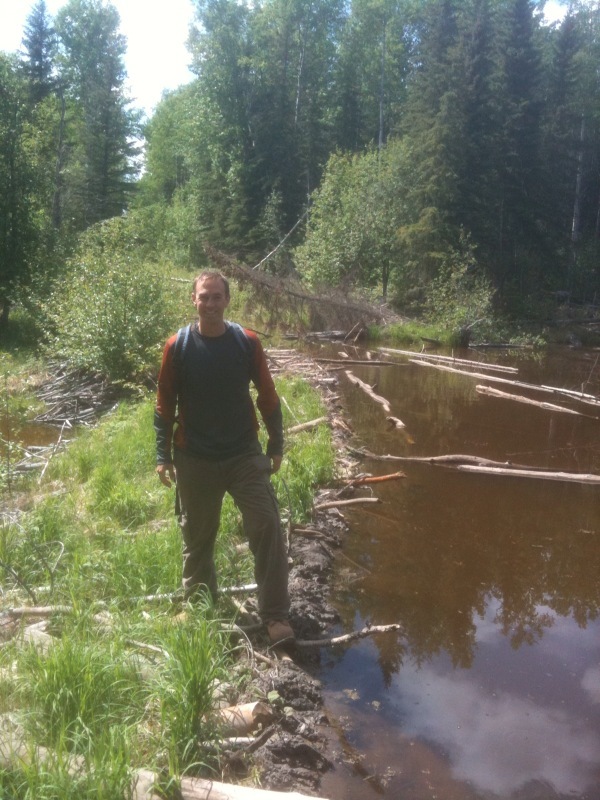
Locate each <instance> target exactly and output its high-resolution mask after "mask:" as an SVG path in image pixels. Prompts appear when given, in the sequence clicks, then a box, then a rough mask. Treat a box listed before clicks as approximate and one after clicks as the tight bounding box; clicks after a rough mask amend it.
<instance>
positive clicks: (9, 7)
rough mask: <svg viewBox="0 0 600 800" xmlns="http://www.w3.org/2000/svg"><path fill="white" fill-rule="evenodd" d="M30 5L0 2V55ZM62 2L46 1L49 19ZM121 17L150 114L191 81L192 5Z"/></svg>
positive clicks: (146, 0) (134, 80) (22, 0)
mask: <svg viewBox="0 0 600 800" xmlns="http://www.w3.org/2000/svg"><path fill="white" fill-rule="evenodd" d="M34 2H35V0H0V50H4V51H8V52H14V51H16V50H18V49H19V48H20V46H21V40H22V38H23V29H24V27H25V22H26V20H27V17H28V16H29V14H30V12H31V9H32V8H33V5H34ZM65 4H66V0H46V6H47V8H48V12H49V14H50V15H51V16H54V15H55V14H56V12H57V11H58V10H59V9H60V8H62V6H64V5H65ZM112 5H114V6H115V7H116V8H117V10H118V12H119V16H120V17H121V28H120V31H121V33H123V34H124V35H125V36H126V37H127V55H126V57H125V66H126V69H127V74H128V81H127V88H128V90H129V94H130V96H131V97H132V99H133V100H134V105H135V107H136V108H142V109H144V111H145V112H146V113H147V114H148V115H151V113H152V111H153V109H154V108H155V106H156V105H157V104H158V102H159V101H160V98H161V96H162V93H163V91H165V90H167V89H176V88H177V87H178V86H181V85H182V84H184V83H188V81H190V80H191V78H192V75H191V73H190V71H189V69H188V63H189V53H188V51H187V49H186V46H185V42H186V40H187V36H188V28H189V25H190V23H191V22H192V20H193V16H194V8H193V5H192V0H112ZM563 9H564V6H563V7H562V8H561V6H560V4H559V1H558V0H549V2H548V3H547V4H546V16H547V18H548V19H549V20H553V19H556V18H557V17H558V16H561V15H562V14H563V13H564V10H563Z"/></svg>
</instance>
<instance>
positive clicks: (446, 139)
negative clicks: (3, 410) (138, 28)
mask: <svg viewBox="0 0 600 800" xmlns="http://www.w3.org/2000/svg"><path fill="white" fill-rule="evenodd" d="M188 46H189V50H190V57H191V62H192V69H193V73H194V75H195V78H194V80H193V81H192V82H191V83H190V84H188V85H186V86H184V87H181V88H180V89H178V90H176V91H174V92H171V93H169V94H167V95H166V96H165V97H164V98H163V100H162V101H161V103H160V104H159V105H158V107H157V108H156V111H155V113H154V114H153V116H152V117H151V119H149V120H147V121H146V123H145V124H144V125H143V127H142V126H141V116H140V114H139V113H138V112H136V111H135V109H133V107H132V104H131V102H130V100H129V99H128V97H127V94H126V91H125V83H124V81H125V77H126V75H125V70H124V61H123V57H124V54H125V52H126V42H125V39H124V37H123V36H122V34H121V33H120V32H119V18H118V14H117V12H116V10H115V8H114V7H113V6H112V5H111V4H110V3H109V2H104V1H103V0H69V2H67V3H66V4H65V6H64V7H62V8H61V10H60V11H59V12H58V14H57V15H56V17H55V18H51V16H50V15H49V14H48V12H47V8H46V5H45V2H44V0H38V2H36V4H35V5H34V6H33V7H32V10H31V13H30V15H29V17H28V21H27V25H26V28H25V30H24V32H23V44H22V48H21V50H20V52H19V53H18V54H0V90H1V91H0V143H1V144H0V147H1V151H0V203H1V204H2V212H1V213H0V265H1V271H0V311H1V312H2V317H3V319H4V320H6V318H7V315H8V311H9V309H10V307H11V304H13V303H14V302H16V301H18V300H19V299H21V300H22V299H23V298H24V297H28V296H30V295H31V294H32V292H33V291H34V287H35V285H36V284H38V283H39V280H40V278H43V279H46V278H48V279H49V278H50V277H54V276H58V278H60V275H61V272H63V271H64V272H65V274H67V275H69V274H70V275H72V274H73V273H72V270H73V262H72V258H73V257H74V254H75V253H76V252H77V247H78V246H81V243H80V239H79V237H80V236H81V234H82V233H84V232H85V231H86V230H87V229H89V228H91V227H93V226H95V225H98V224H99V223H102V222H103V221H105V220H108V219H110V218H113V217H122V218H123V226H124V229H125V231H126V235H128V236H129V237H130V238H131V242H132V243H135V246H132V247H131V248H130V249H129V250H128V254H127V259H128V262H130V263H131V262H136V263H137V264H138V268H139V270H140V275H143V274H144V273H145V272H149V271H151V269H152V265H153V264H157V263H159V262H160V263H162V264H164V263H167V262H168V263H172V264H173V265H176V266H179V267H182V268H184V269H190V270H193V269H197V268H198V267H200V266H203V265H204V264H206V263H207V261H208V256H207V248H208V249H212V250H217V251H220V252H223V253H227V254H229V255H231V256H234V257H236V258H238V259H239V260H240V261H242V262H244V263H246V264H248V265H250V266H252V265H256V264H259V262H260V269H263V270H266V271H268V272H271V273H274V274H276V275H278V276H281V277H285V276H290V275H291V276H293V277H294V278H295V279H296V280H300V281H304V282H305V283H306V284H307V285H308V286H310V287H312V288H313V289H316V290H318V289H319V287H321V286H336V287H338V288H341V289H343V290H344V291H348V292H353V291H355V290H362V291H367V292H370V293H372V295H373V296H376V295H382V296H384V297H387V298H388V299H389V300H390V301H391V302H392V303H393V304H395V305H396V306H397V307H399V308H407V307H412V308H419V307H427V305H428V304H429V306H431V304H432V303H434V302H437V301H436V298H437V299H438V301H439V298H440V297H442V296H444V292H443V291H442V290H441V288H440V281H442V282H443V281H444V280H446V279H447V280H448V281H450V282H451V283H452V282H454V283H453V285H458V284H459V283H460V285H461V286H463V287H464V286H467V285H470V283H473V282H472V281H471V282H470V281H469V280H462V279H461V278H460V273H461V272H462V273H464V275H476V276H477V281H476V282H475V283H476V285H477V287H478V291H479V292H481V291H482V287H488V288H489V293H488V297H487V300H489V298H490V297H492V296H493V297H494V302H495V304H496V305H497V306H500V307H502V308H503V309H505V310H507V311H509V312H511V313H513V314H516V315H524V314H526V313H530V312H531V310H532V309H534V308H535V306H536V304H537V303H538V301H541V300H542V299H543V298H544V297H545V296H547V295H549V294H551V293H557V292H561V293H566V294H568V295H569V296H572V297H576V298H577V299H579V300H581V301H586V302H594V301H596V300H597V295H598V291H599V289H600V269H599V267H598V243H599V239H600V169H599V167H600V85H599V73H598V69H597V65H598V63H599V57H600V52H599V50H600V11H599V10H598V7H597V5H593V4H592V3H583V2H574V3H571V4H570V6H569V10H568V11H567V12H566V14H565V16H564V18H563V20H562V21H561V22H560V23H557V24H554V25H548V24H546V23H545V21H544V17H543V3H534V2H531V1H530V0H354V1H353V2H352V3H342V2H340V1H339V0H312V2H307V0H259V2H255V3H240V2H237V0H196V2H195V23H194V25H193V26H192V29H191V30H190V38H189V44H188ZM142 135H143V139H144V143H145V151H144V158H143V161H142V160H141V157H140V154H139V152H138V150H139V147H140V142H141V137H142ZM140 167H142V169H140ZM124 215H125V216H124ZM83 241H85V240H83ZM267 254H271V255H270V256H269V257H268V258H265V257H266V256H267ZM103 257H104V256H103ZM122 257H123V255H122V251H119V253H116V254H115V259H116V260H118V259H119V258H122ZM70 259H71V260H70ZM117 266H118V265H117ZM450 267H451V269H450ZM444 276H446V277H444ZM484 299H485V298H484ZM487 300H486V302H487ZM484 305H486V303H484Z"/></svg>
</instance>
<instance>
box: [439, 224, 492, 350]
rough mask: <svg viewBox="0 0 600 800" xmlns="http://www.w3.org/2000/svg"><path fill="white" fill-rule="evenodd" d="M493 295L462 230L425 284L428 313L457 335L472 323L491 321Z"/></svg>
mask: <svg viewBox="0 0 600 800" xmlns="http://www.w3.org/2000/svg"><path fill="white" fill-rule="evenodd" d="M493 298H494V289H493V287H492V284H491V283H490V281H489V279H488V278H487V276H486V275H485V274H484V272H483V270H482V267H481V265H479V264H478V262H477V259H476V257H475V249H474V247H473V245H472V243H471V241H470V239H469V237H468V236H467V235H466V234H464V233H463V234H462V236H461V239H460V247H459V248H457V249H456V250H453V251H452V252H451V253H450V254H449V255H448V256H447V257H446V258H445V259H444V261H443V262H442V265H441V267H440V271H439V274H438V276H437V277H436V278H435V280H433V281H432V283H431V285H430V286H429V289H428V292H427V304H428V307H429V317H430V319H431V321H432V322H435V323H437V324H443V325H445V326H446V327H447V328H449V329H450V330H451V331H452V332H453V334H454V335H455V336H457V337H460V336H461V334H463V332H466V331H469V330H470V329H471V328H472V327H473V326H474V325H475V324H476V323H479V324H481V323H486V324H488V325H490V324H491V323H492V320H493ZM457 343H459V342H458V341H457Z"/></svg>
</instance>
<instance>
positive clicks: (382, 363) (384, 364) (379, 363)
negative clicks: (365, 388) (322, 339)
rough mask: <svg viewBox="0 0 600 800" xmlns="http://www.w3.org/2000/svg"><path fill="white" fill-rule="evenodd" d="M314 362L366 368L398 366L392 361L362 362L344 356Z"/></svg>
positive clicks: (361, 360) (317, 359) (318, 359)
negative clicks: (355, 365) (359, 365)
mask: <svg viewBox="0 0 600 800" xmlns="http://www.w3.org/2000/svg"><path fill="white" fill-rule="evenodd" d="M315 361H316V362H317V363H319V364H365V365H366V366H368V367H372V366H376V367H397V366H398V364H395V363H394V362H393V361H371V360H366V361H365V360H364V359H361V358H350V357H349V356H346V358H343V359H342V358H315Z"/></svg>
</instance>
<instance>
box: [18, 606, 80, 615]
mask: <svg viewBox="0 0 600 800" xmlns="http://www.w3.org/2000/svg"><path fill="white" fill-rule="evenodd" d="M4 613H5V614H8V616H10V617H51V616H52V615H53V614H72V613H73V606H22V607H21V608H7V609H6V611H5V612H4Z"/></svg>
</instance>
